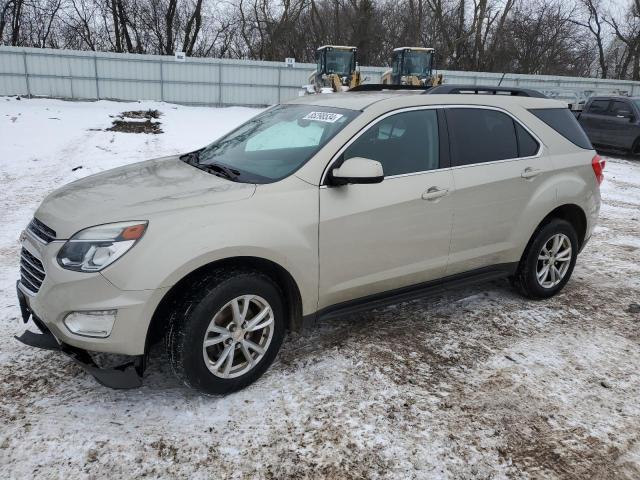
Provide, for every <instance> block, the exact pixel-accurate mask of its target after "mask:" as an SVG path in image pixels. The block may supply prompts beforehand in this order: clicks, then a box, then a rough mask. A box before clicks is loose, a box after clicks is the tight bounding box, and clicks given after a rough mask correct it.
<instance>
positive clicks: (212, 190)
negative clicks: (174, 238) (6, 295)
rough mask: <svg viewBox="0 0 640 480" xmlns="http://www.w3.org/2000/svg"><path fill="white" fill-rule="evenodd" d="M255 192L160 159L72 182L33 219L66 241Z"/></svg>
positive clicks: (48, 199)
mask: <svg viewBox="0 0 640 480" xmlns="http://www.w3.org/2000/svg"><path fill="white" fill-rule="evenodd" d="M255 189H256V186H255V185H254V184H247V183H237V182H232V181H229V180H225V179H224V178H220V177H217V176H215V175H212V174H210V173H207V172H204V171H202V170H200V169H198V168H195V167H193V166H191V165H188V164H186V163H184V162H183V161H181V160H180V159H179V157H177V156H173V157H165V158H160V159H156V160H149V161H146V162H140V163H134V164H131V165H127V166H124V167H120V168H115V169H113V170H107V171H105V172H102V173H98V174H96V175H91V176H89V177H86V178H83V179H80V180H76V181H75V182H72V183H70V184H68V185H66V186H64V187H62V188H60V189H58V190H55V191H54V192H53V193H51V194H50V195H49V196H48V197H46V198H45V199H44V201H43V202H42V204H41V205H40V208H38V210H37V212H36V218H38V220H40V221H41V222H43V223H44V224H45V225H47V226H49V227H51V228H53V229H54V230H55V231H56V237H57V238H60V239H66V238H69V237H70V236H72V235H73V234H74V233H76V232H77V231H78V230H81V229H83V228H86V227H90V226H93V225H100V224H103V223H109V222H119V221H127V220H147V219H148V218H149V217H150V216H153V215H154V214H158V213H161V212H168V211H172V210H183V209H185V208H192V207H202V206H205V205H214V204H220V203H225V202H233V201H238V200H243V199H246V198H249V197H251V196H252V195H253V193H254V192H255Z"/></svg>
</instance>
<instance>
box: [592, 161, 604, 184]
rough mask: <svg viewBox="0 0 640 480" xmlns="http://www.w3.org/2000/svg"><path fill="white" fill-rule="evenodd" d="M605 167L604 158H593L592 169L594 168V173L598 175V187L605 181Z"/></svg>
mask: <svg viewBox="0 0 640 480" xmlns="http://www.w3.org/2000/svg"><path fill="white" fill-rule="evenodd" d="M604 165H605V161H604V158H602V157H600V155H596V156H595V157H593V160H591V167H593V173H595V174H596V180H597V181H598V185H600V184H601V183H602V181H603V180H604Z"/></svg>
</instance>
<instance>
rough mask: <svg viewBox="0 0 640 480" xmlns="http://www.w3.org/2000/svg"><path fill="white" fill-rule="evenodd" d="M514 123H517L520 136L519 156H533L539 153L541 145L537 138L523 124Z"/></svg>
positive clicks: (517, 132)
mask: <svg viewBox="0 0 640 480" xmlns="http://www.w3.org/2000/svg"><path fill="white" fill-rule="evenodd" d="M514 123H515V124H516V135H517V137H518V156H519V157H533V156H534V155H535V154H536V153H538V149H539V148H540V145H539V144H538V142H537V141H536V139H535V138H533V137H532V136H531V134H530V133H529V132H527V131H526V130H525V129H524V128H523V127H522V125H520V124H519V123H517V122H514Z"/></svg>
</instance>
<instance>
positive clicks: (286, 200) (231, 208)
mask: <svg viewBox="0 0 640 480" xmlns="http://www.w3.org/2000/svg"><path fill="white" fill-rule="evenodd" d="M281 183H286V184H288V185H281ZM262 187H264V188H262ZM285 187H286V188H285ZM230 257H258V258H262V259H265V260H269V261H272V262H274V263H277V264H278V265H280V266H281V267H282V268H284V269H285V270H287V271H288V272H289V273H290V274H291V276H292V277H293V279H294V280H295V282H296V283H297V285H298V288H299V289H300V294H301V296H302V302H303V311H304V313H305V314H306V313H307V312H312V311H315V309H316V308H317V295H318V293H317V292H318V287H317V282H318V187H315V186H312V185H309V184H307V183H305V182H302V181H301V180H292V181H289V182H285V181H283V182H278V183H276V184H271V185H264V186H261V187H259V188H258V190H257V191H256V194H255V195H254V196H253V197H251V198H249V199H246V200H242V201H238V202H233V203H230V204H225V205H214V206H210V207H201V208H194V209H190V210H186V211H179V212H174V213H166V214H161V215H158V216H155V217H154V218H151V219H150V220H149V227H148V229H147V232H146V233H145V236H144V237H143V238H142V240H140V242H139V244H138V245H135V246H134V247H133V249H132V250H131V251H130V252H128V253H127V254H126V255H125V256H124V257H123V258H122V259H121V260H119V261H117V262H115V263H114V264H113V265H111V266H109V267H108V268H107V269H105V270H104V272H103V275H104V276H105V277H106V278H107V279H108V280H109V281H110V282H112V283H113V284H114V285H115V286H117V287H118V288H120V289H122V290H147V289H156V288H165V287H171V286H173V285H175V284H176V283H177V282H178V281H179V280H180V279H182V278H184V277H185V276H186V275H188V274H189V273H191V272H193V271H194V270H196V269H198V268H200V267H202V266H204V265H207V264H210V263H212V262H216V261H218V260H223V259H226V258H230Z"/></svg>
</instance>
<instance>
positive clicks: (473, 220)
mask: <svg viewBox="0 0 640 480" xmlns="http://www.w3.org/2000/svg"><path fill="white" fill-rule="evenodd" d="M479 88H480V87H473V91H470V90H469V89H468V88H461V87H455V86H451V85H445V86H441V87H435V88H432V89H430V90H427V94H424V92H422V91H416V90H413V91H402V90H395V91H384V90H382V91H373V92H348V93H340V94H335V95H326V96H325V95H316V96H308V97H300V98H298V99H297V100H294V101H291V102H289V103H285V104H282V105H277V106H274V107H272V108H270V109H268V110H267V111H265V112H263V113H261V114H260V115H258V116H256V117H254V118H252V119H251V120H249V121H248V122H246V123H245V124H243V125H241V126H240V127H238V128H237V129H235V130H234V131H232V132H231V133H229V134H227V135H225V136H224V137H222V138H220V139H219V140H216V141H215V142H213V143H212V144H210V145H208V146H207V147H204V148H203V149H201V150H198V151H196V152H192V153H188V154H186V155H183V156H180V157H178V156H175V157H167V158H161V159H157V160H150V161H147V162H142V163H137V164H132V165H128V166H125V167H121V168H117V169H114V170H110V171H106V172H103V173H100V174H98V175H93V176H90V177H87V178H84V179H82V180H78V181H76V182H73V183H71V184H69V185H67V186H65V187H63V188H61V189H59V190H57V191H55V192H53V193H52V194H50V195H49V196H48V197H47V198H46V199H45V200H44V201H43V202H42V205H41V206H40V207H39V208H38V210H37V211H36V212H35V217H34V219H33V221H32V222H31V223H30V224H29V226H28V227H27V229H26V231H25V233H24V235H23V239H22V247H23V248H22V258H21V267H20V273H21V276H20V280H19V282H18V295H19V298H20V305H21V308H22V313H23V318H24V320H25V322H26V321H28V320H29V319H30V318H31V319H32V320H33V322H35V324H36V325H37V326H38V327H39V328H40V330H41V331H42V334H35V333H32V332H30V331H27V332H25V333H24V334H23V335H22V336H21V337H20V339H21V340H22V341H23V342H24V343H27V344H30V345H35V346H38V347H43V348H52V349H59V350H62V351H63V352H64V353H66V354H68V355H70V356H71V357H72V358H73V359H74V360H75V361H77V362H78V363H79V364H80V365H82V366H83V368H85V369H86V370H87V371H88V372H90V373H91V374H93V375H94V376H95V377H96V378H97V379H98V380H99V381H100V382H101V383H103V384H105V385H108V386H111V387H123V388H124V387H134V386H137V385H140V382H141V379H142V374H143V371H144V363H145V361H144V360H145V358H146V355H147V352H148V350H149V346H150V345H152V344H153V343H155V342H157V341H159V340H161V339H162V338H164V339H165V340H166V348H167V350H168V354H169V359H170V362H171V365H172V367H173V369H174V371H175V373H176V374H177V375H178V377H179V378H181V379H182V380H184V382H185V383H186V384H188V385H190V386H192V387H194V388H197V389H200V390H202V391H205V392H210V393H226V392H231V391H234V390H237V389H240V388H242V387H244V386H246V385H248V384H250V383H251V382H253V381H254V380H256V379H257V378H258V377H260V375H262V373H263V372H264V371H265V370H266V369H267V368H268V367H269V365H270V364H271V363H272V362H273V360H274V359H275V357H276V354H277V352H278V350H279V348H280V345H281V343H282V341H283V338H284V333H285V330H287V329H295V330H297V329H300V328H302V327H303V326H306V325H311V324H313V323H314V322H315V321H316V320H317V319H318V318H320V317H324V316H330V315H344V314H346V313H348V312H353V311H355V310H357V309H362V308H371V307H374V306H375V307H377V306H380V305H383V304H388V303H395V302H398V301H404V300H407V299H410V298H414V297H416V296H419V295H424V294H426V293H429V292H430V291H432V290H434V289H440V288H442V287H443V286H445V285H451V284H456V283H460V282H465V283H467V282H469V281H481V280H488V279H494V278H498V277H509V278H511V279H512V280H513V284H514V285H515V286H516V288H517V289H518V290H519V291H521V292H522V293H523V294H524V295H525V296H527V297H530V298H546V297H550V296H552V295H554V294H556V293H557V292H558V291H559V290H561V289H562V288H563V287H564V285H565V284H566V283H567V281H568V280H569V278H570V276H571V272H572V271H573V268H574V265H575V262H576V258H577V255H578V252H579V251H580V250H581V249H582V248H583V247H584V245H585V243H586V242H587V241H588V240H589V237H590V236H591V233H592V231H593V228H594V225H595V223H596V219H597V216H598V211H599V207H600V190H599V184H600V182H601V181H602V178H603V177H602V175H603V172H602V171H603V167H604V162H603V161H602V160H600V158H599V157H598V156H597V155H596V154H595V152H594V151H593V148H592V147H591V144H590V143H589V140H588V139H587V138H586V136H585V134H584V132H583V131H582V129H581V128H580V126H579V125H578V123H577V121H576V119H575V118H574V116H573V115H572V114H571V112H570V111H569V110H568V109H567V108H566V106H565V105H564V104H562V103H561V102H557V101H553V100H548V99H545V98H539V97H540V94H537V93H536V92H531V91H526V90H518V89H504V88H502V89H500V88H494V87H487V88H486V89H485V88H480V90H479ZM465 93H469V94H465ZM477 93H491V95H482V94H477ZM346 318H347V319H348V317H346ZM89 352H107V353H115V354H122V355H129V356H131V357H132V361H131V362H130V363H127V364H125V365H122V366H120V367H118V368H111V369H107V368H99V367H98V365H96V364H95V362H94V361H93V357H92V356H91V354H90V353H89Z"/></svg>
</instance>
